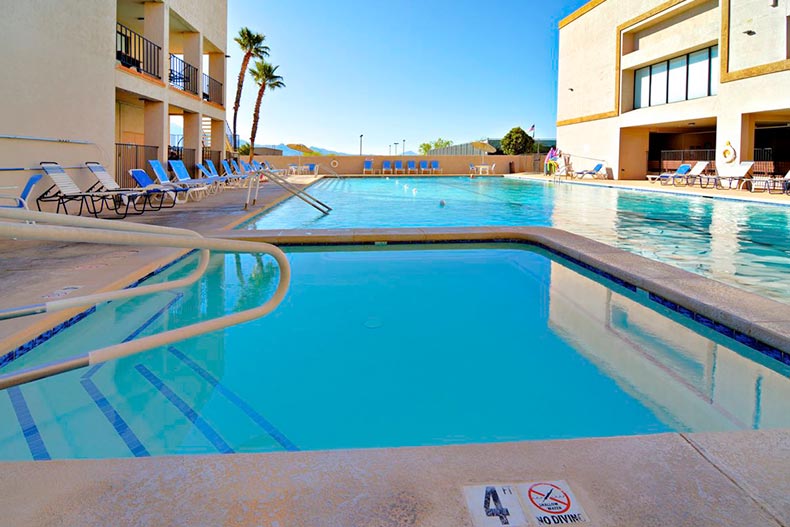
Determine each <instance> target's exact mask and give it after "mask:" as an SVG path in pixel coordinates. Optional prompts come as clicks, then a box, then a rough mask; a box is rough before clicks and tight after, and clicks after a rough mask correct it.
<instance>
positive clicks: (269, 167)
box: [263, 160, 286, 176]
mask: <svg viewBox="0 0 790 527" xmlns="http://www.w3.org/2000/svg"><path fill="white" fill-rule="evenodd" d="M263 166H264V167H265V168H266V170H268V171H269V172H272V173H273V174H276V175H280V176H284V175H285V172H286V170H285V169H282V168H277V167H276V166H274V165H273V164H272V163H270V162H268V161H266V160H264V161H263Z"/></svg>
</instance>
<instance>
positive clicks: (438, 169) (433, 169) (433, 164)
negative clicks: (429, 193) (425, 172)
mask: <svg viewBox="0 0 790 527" xmlns="http://www.w3.org/2000/svg"><path fill="white" fill-rule="evenodd" d="M431 172H433V173H434V174H436V173H437V172H441V173H444V171H443V170H442V168H441V167H440V166H439V162H438V161H431Z"/></svg>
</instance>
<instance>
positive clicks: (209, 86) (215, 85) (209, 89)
mask: <svg viewBox="0 0 790 527" xmlns="http://www.w3.org/2000/svg"><path fill="white" fill-rule="evenodd" d="M203 99H205V100H207V101H208V102H213V103H217V104H220V105H221V104H222V83H221V82H219V81H218V80H217V79H214V78H212V77H209V76H208V75H206V74H205V73H204V74H203Z"/></svg>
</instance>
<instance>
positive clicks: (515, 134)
mask: <svg viewBox="0 0 790 527" xmlns="http://www.w3.org/2000/svg"><path fill="white" fill-rule="evenodd" d="M533 143H534V141H533V139H532V138H531V137H530V136H529V135H527V132H525V131H524V130H523V129H522V128H521V127H520V126H517V127H515V128H513V129H511V130H510V131H509V132H508V133H507V134H506V135H505V137H503V138H502V151H503V152H504V153H505V154H507V155H509V156H519V155H521V154H525V153H527V152H528V151H529V150H531V149H532V144H533Z"/></svg>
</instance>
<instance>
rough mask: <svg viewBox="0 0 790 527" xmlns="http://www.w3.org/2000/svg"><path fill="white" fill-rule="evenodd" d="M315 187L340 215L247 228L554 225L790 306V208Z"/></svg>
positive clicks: (451, 189) (267, 217)
mask: <svg viewBox="0 0 790 527" xmlns="http://www.w3.org/2000/svg"><path fill="white" fill-rule="evenodd" d="M656 188H657V189H660V188H661V187H660V186H659V185H658V184H657V185H656ZM309 191H310V193H312V194H314V195H315V196H316V197H318V198H319V199H321V200H322V201H324V202H326V203H328V204H329V205H330V206H332V207H333V209H334V210H333V211H332V213H330V214H329V215H327V216H323V215H321V214H319V213H318V212H317V211H315V210H314V209H312V208H310V207H309V206H307V205H306V204H305V203H303V202H302V201H300V200H298V199H290V200H287V201H285V202H283V203H282V204H280V205H278V206H277V207H275V208H274V209H272V210H271V211H269V212H267V213H265V214H264V215H263V216H261V217H259V218H256V219H255V220H254V221H252V222H249V223H248V224H247V225H246V226H245V227H246V228H257V229H284V228H303V229H325V228H345V227H442V226H452V227H455V226H487V225H536V226H552V227H557V228H560V229H565V230H568V231H571V232H575V233H577V234H580V235H582V236H586V237H588V238H592V239H594V240H598V241H600V242H603V243H607V244H609V245H613V246H615V247H620V248H622V249H625V250H628V251H631V252H634V253H637V254H640V255H643V256H646V257H648V258H652V259H654V260H659V261H662V262H665V263H669V264H671V265H675V266H677V267H680V268H682V269H685V270H687V271H691V272H694V273H698V274H701V275H704V276H707V277H709V278H713V279H716V280H720V281H722V282H725V283H728V284H731V285H734V286H736V287H740V288H743V289H746V290H749V291H754V292H756V293H759V294H762V295H765V296H769V297H771V298H774V299H776V300H779V301H782V302H790V235H788V233H790V207H784V206H772V205H761V204H747V203H744V202H736V201H732V200H713V199H709V198H703V197H686V196H675V195H669V194H665V193H659V192H635V191H629V190H622V189H613V188H605V187H603V188H602V187H593V186H586V185H572V184H559V185H556V184H552V183H544V182H534V181H518V180H511V179H503V178H474V179H470V178H468V177H459V178H404V177H398V178H394V177H393V178H389V179H383V178H365V179H359V178H355V179H325V180H322V181H320V182H318V183H317V184H315V185H313V186H312V187H310V189H309ZM721 194H722V196H723V197H726V195H727V193H726V192H725V191H722V192H721ZM440 201H444V202H445V205H444V206H442V205H441V204H440Z"/></svg>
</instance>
